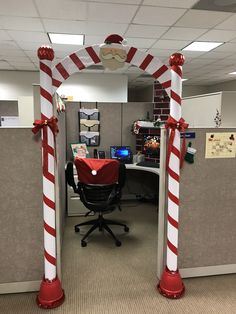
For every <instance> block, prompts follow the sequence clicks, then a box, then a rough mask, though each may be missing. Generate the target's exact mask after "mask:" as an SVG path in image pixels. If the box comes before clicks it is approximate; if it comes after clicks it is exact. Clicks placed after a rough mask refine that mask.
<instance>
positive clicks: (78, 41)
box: [48, 33, 84, 46]
mask: <svg viewBox="0 0 236 314" xmlns="http://www.w3.org/2000/svg"><path fill="white" fill-rule="evenodd" d="M48 37H49V39H50V42H51V43H52V44H63V45H80V46H82V45H83V44H84V35H73V34H56V33H48Z"/></svg>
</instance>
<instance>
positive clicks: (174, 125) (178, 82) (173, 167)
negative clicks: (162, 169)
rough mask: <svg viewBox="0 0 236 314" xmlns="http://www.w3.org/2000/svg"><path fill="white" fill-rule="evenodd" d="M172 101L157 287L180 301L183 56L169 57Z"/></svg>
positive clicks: (176, 54) (182, 285) (169, 296)
mask: <svg viewBox="0 0 236 314" xmlns="http://www.w3.org/2000/svg"><path fill="white" fill-rule="evenodd" d="M169 62H170V66H171V99H170V116H169V118H168V120H167V122H166V128H168V129H169V143H168V160H167V171H168V216H167V255H166V267H165V269H164V271H163V274H162V277H161V280H160V282H159V285H158V289H159V292H160V293H161V294H162V295H164V296H165V297H168V298H173V299H175V298H180V297H181V296H182V295H183V293H184V291H185V287H184V284H183V282H182V279H181V276H180V274H179V271H178V263H177V261H178V227H179V178H180V159H181V152H180V131H184V130H185V129H186V128H187V126H188V125H187V124H186V123H185V121H184V120H183V119H182V118H181V95H182V65H183V64H184V56H183V55H182V54H180V53H175V54H173V55H172V56H171V57H170V61H169Z"/></svg>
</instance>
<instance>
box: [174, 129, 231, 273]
mask: <svg viewBox="0 0 236 314" xmlns="http://www.w3.org/2000/svg"><path fill="white" fill-rule="evenodd" d="M188 131H193V132H195V133H196V138H195V139H193V140H191V142H192V146H193V147H194V148H196V149H197V152H196V154H195V156H194V163H193V164H188V163H187V162H185V164H184V167H183V169H182V170H181V179H180V227H179V268H180V271H181V274H182V276H183V277H193V276H205V275H216V274H224V273H235V272H236V250H235V241H236V228H235V222H236V179H235V178H236V158H216V159H206V158H205V142H206V133H211V132H213V133H216V132H236V129H228V128H227V129H223V128H218V129H212V128H211V129H206V128H204V129H201V128H199V129H190V130H188Z"/></svg>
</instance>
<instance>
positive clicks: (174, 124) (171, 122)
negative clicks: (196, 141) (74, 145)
mask: <svg viewBox="0 0 236 314" xmlns="http://www.w3.org/2000/svg"><path fill="white" fill-rule="evenodd" d="M165 128H166V129H170V137H169V144H168V153H167V168H168V167H169V160H170V153H171V151H172V147H173V142H174V138H175V130H176V129H177V130H178V131H179V132H184V138H183V143H182V147H181V155H180V168H182V166H183V161H184V155H185V153H186V139H185V130H186V129H187V128H188V123H186V122H185V120H184V119H183V118H180V120H179V121H176V120H175V119H174V118H173V117H171V116H169V118H168V119H167V121H166V124H165Z"/></svg>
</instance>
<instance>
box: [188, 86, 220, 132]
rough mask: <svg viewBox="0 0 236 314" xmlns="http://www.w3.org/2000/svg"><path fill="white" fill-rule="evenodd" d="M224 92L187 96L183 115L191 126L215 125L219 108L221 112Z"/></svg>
mask: <svg viewBox="0 0 236 314" xmlns="http://www.w3.org/2000/svg"><path fill="white" fill-rule="evenodd" d="M221 104H222V92H219V93H213V94H205V95H198V96H193V97H186V98H184V99H183V100H182V116H183V118H184V119H185V121H186V122H187V123H189V126H190V127H215V125H216V124H215V121H214V119H215V117H216V113H217V110H219V113H220V114H221Z"/></svg>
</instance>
